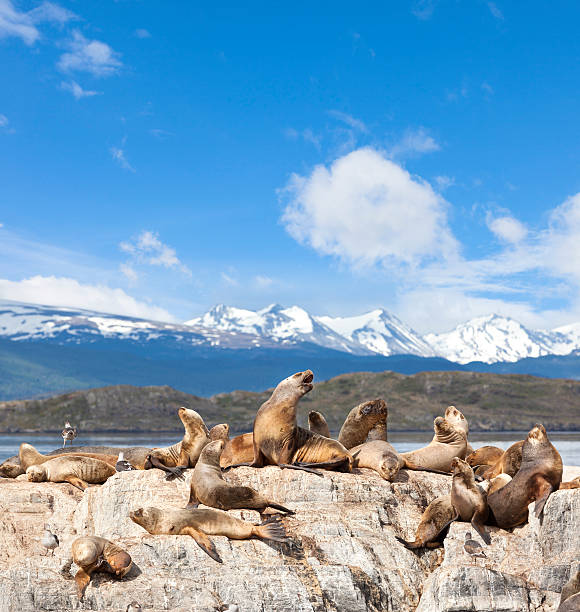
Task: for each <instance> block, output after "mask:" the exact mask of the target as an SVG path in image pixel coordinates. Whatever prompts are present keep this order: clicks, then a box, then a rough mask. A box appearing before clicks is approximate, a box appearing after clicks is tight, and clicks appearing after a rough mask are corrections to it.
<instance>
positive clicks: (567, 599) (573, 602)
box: [558, 570, 580, 612]
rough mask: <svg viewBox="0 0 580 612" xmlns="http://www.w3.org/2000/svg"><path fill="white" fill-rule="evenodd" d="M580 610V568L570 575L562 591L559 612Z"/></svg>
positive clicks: (576, 611)
mask: <svg viewBox="0 0 580 612" xmlns="http://www.w3.org/2000/svg"><path fill="white" fill-rule="evenodd" d="M579 610H580V570H577V571H576V573H575V574H573V575H571V576H570V579H569V580H568V582H567V583H566V584H565V585H564V586H563V587H562V592H561V593H560V606H559V608H558V612H578V611H579Z"/></svg>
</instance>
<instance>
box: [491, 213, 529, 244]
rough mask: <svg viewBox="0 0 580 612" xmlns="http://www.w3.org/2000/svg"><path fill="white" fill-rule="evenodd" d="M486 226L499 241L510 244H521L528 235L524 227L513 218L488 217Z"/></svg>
mask: <svg viewBox="0 0 580 612" xmlns="http://www.w3.org/2000/svg"><path fill="white" fill-rule="evenodd" d="M487 226H488V227H489V229H490V230H491V231H492V232H493V233H494V234H495V235H496V236H497V237H498V238H500V239H501V240H503V241H505V242H509V243H511V244H517V243H518V242H521V241H522V240H523V239H524V238H525V237H526V236H527V234H528V230H527V228H526V226H525V225H524V224H523V223H521V222H520V221H518V220H517V219H514V218H513V217H508V216H504V217H496V218H493V217H491V216H489V215H488V218H487Z"/></svg>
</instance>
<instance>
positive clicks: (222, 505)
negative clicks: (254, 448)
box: [187, 440, 292, 513]
mask: <svg viewBox="0 0 580 612" xmlns="http://www.w3.org/2000/svg"><path fill="white" fill-rule="evenodd" d="M223 448H224V441H223V440H215V441H214V442H210V443H209V444H208V445H207V446H206V447H205V448H204V449H203V450H202V451H201V455H200V456H199V459H198V461H197V465H196V466H195V468H194V470H193V476H192V478H191V488H190V495H189V503H188V504H187V507H188V508H192V507H196V506H197V504H198V503H199V502H201V503H202V504H204V505H205V506H209V507H210V508H219V509H220V510H233V509H236V508H248V509H250V510H258V511H259V512H264V510H265V509H266V508H268V507H271V508H275V509H277V510H282V511H283V512H289V513H290V512H292V511H291V510H288V508H285V507H284V506H281V505H280V504H276V503H275V502H272V501H270V500H269V499H267V498H266V497H264V496H263V495H260V494H259V493H258V492H257V491H256V490H255V489H252V487H243V486H236V485H232V484H230V483H228V482H226V481H225V480H224V478H223V476H222V470H221V467H220V455H221V453H222V450H223Z"/></svg>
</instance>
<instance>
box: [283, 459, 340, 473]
mask: <svg viewBox="0 0 580 612" xmlns="http://www.w3.org/2000/svg"><path fill="white" fill-rule="evenodd" d="M348 459H349V458H348V457H343V458H342V459H335V460H334V461H322V462H320V463H305V462H300V461H297V462H296V463H293V464H292V465H298V466H300V467H308V468H321V469H324V470H340V469H341V468H344V467H347V466H348V464H349V460H348ZM347 471H350V470H347Z"/></svg>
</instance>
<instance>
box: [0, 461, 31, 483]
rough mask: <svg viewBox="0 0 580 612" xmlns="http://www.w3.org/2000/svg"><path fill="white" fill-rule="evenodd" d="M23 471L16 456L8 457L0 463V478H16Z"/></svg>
mask: <svg viewBox="0 0 580 612" xmlns="http://www.w3.org/2000/svg"><path fill="white" fill-rule="evenodd" d="M24 472H25V470H24V469H22V466H21V465H20V460H19V459H18V457H9V458H8V459H6V460H5V461H3V462H2V464H0V477H2V478H16V477H17V476H20V474H24Z"/></svg>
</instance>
